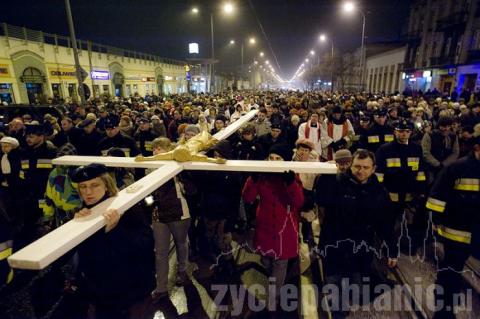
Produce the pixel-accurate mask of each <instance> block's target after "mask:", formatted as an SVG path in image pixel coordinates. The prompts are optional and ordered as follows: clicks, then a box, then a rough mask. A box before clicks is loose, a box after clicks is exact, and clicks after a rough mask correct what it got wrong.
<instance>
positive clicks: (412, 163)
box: [407, 157, 420, 171]
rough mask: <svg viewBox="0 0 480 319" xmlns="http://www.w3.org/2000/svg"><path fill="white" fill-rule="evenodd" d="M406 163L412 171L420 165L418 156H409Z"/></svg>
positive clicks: (416, 169)
mask: <svg viewBox="0 0 480 319" xmlns="http://www.w3.org/2000/svg"><path fill="white" fill-rule="evenodd" d="M407 163H408V164H407V165H408V167H411V168H412V171H418V168H419V166H420V158H419V157H409V158H407Z"/></svg>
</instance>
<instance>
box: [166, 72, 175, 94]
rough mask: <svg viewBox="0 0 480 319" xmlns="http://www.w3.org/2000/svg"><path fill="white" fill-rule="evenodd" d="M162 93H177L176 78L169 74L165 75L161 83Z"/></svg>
mask: <svg viewBox="0 0 480 319" xmlns="http://www.w3.org/2000/svg"><path fill="white" fill-rule="evenodd" d="M163 93H164V94H166V95H170V94H176V93H177V79H176V78H175V77H173V76H170V75H165V77H164V83H163Z"/></svg>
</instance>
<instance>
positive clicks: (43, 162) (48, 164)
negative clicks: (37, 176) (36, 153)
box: [22, 159, 53, 170]
mask: <svg viewBox="0 0 480 319" xmlns="http://www.w3.org/2000/svg"><path fill="white" fill-rule="evenodd" d="M36 168H53V165H52V160H49V159H39V160H37V166H36ZM28 169H30V162H29V161H28V160H23V161H22V170H28Z"/></svg>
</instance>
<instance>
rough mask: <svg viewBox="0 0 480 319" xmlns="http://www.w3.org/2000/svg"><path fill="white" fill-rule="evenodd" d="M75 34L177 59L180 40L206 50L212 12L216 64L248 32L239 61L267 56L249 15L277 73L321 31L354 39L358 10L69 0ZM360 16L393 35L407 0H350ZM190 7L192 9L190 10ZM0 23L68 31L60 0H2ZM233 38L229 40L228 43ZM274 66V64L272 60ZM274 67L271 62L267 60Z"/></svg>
mask: <svg viewBox="0 0 480 319" xmlns="http://www.w3.org/2000/svg"><path fill="white" fill-rule="evenodd" d="M70 1H71V6H72V12H73V18H74V22H75V29H76V35H77V38H79V39H83V40H92V41H94V42H99V43H102V44H108V45H113V46H117V47H121V48H126V49H131V50H137V51H141V52H147V53H153V54H158V55H160V56H163V57H169V58H175V59H185V58H186V57H187V55H188V54H187V53H188V43H189V42H198V43H199V45H200V55H201V56H204V57H208V56H209V55H210V12H213V13H214V27H215V50H216V57H217V58H219V59H220V60H221V67H222V68H223V69H225V68H226V67H228V66H239V65H240V46H239V43H240V41H241V40H242V39H247V38H248V37H249V36H255V37H256V39H257V44H256V47H255V48H253V47H249V46H248V45H246V46H245V63H247V62H251V61H252V59H253V54H258V52H260V51H264V52H265V53H266V54H267V55H268V58H269V59H270V61H274V59H273V55H272V52H271V50H270V48H269V46H268V43H267V40H266V38H265V37H264V36H263V34H262V32H261V30H260V27H259V24H258V21H257V20H256V19H255V14H254V12H253V10H252V8H251V6H250V4H249V1H250V2H251V4H252V5H253V7H254V9H255V12H256V15H257V17H258V20H259V21H260V22H261V24H262V25H263V28H264V30H265V33H266V35H267V37H268V39H269V41H270V43H271V46H272V48H273V51H274V52H275V54H276V56H277V58H278V62H279V64H280V68H281V72H279V73H280V75H282V76H283V77H284V78H289V77H291V75H292V74H293V73H294V72H295V70H296V68H297V67H298V65H299V64H300V63H301V61H302V60H303V59H304V58H305V56H306V55H307V53H308V52H309V51H310V50H311V49H316V50H317V51H318V50H326V49H327V48H326V47H322V46H321V45H320V44H319V42H318V40H317V39H318V35H319V34H320V33H322V32H324V33H326V34H328V35H329V36H330V35H333V39H334V42H335V46H336V47H339V48H340V49H342V50H343V51H345V50H351V49H353V48H355V47H357V46H359V45H360V39H361V29H362V28H361V23H362V19H361V15H360V14H354V15H351V16H346V15H345V14H343V13H342V12H341V11H340V5H341V3H342V1H341V0H232V3H234V4H235V6H236V13H235V15H234V16H224V15H223V14H222V13H221V8H220V6H221V4H222V3H223V1H220V0H197V1H191V0H188V1H187V0H155V1H154V0H70ZM356 3H357V4H358V5H359V7H361V8H362V9H363V11H364V12H365V13H366V17H367V25H366V35H367V38H368V39H367V42H378V41H391V40H396V39H398V36H399V35H400V34H401V31H402V30H405V25H406V24H407V18H408V8H409V5H410V3H411V0H368V1H367V0H363V1H361V0H358V1H356ZM193 6H197V7H198V8H199V10H200V14H199V15H196V16H194V15H192V13H191V12H190V9H191V8H192V7H193ZM0 22H7V23H10V24H13V25H18V26H26V27H28V28H31V29H35V30H42V31H45V32H49V33H57V34H61V35H68V28H67V20H66V15H65V4H64V1H63V0H42V1H38V0H7V1H2V5H1V10H0ZM232 38H235V40H236V41H237V44H236V45H235V46H229V45H228V41H229V40H230V39H232ZM274 66H275V64H274ZM275 68H276V69H277V70H278V67H275Z"/></svg>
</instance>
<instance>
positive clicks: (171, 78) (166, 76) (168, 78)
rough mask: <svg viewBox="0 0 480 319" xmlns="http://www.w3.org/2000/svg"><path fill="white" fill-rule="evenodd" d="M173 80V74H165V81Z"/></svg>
mask: <svg viewBox="0 0 480 319" xmlns="http://www.w3.org/2000/svg"><path fill="white" fill-rule="evenodd" d="M172 80H173V76H170V75H165V81H172Z"/></svg>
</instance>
